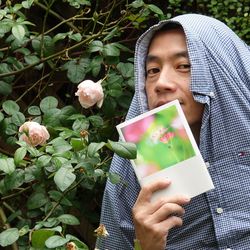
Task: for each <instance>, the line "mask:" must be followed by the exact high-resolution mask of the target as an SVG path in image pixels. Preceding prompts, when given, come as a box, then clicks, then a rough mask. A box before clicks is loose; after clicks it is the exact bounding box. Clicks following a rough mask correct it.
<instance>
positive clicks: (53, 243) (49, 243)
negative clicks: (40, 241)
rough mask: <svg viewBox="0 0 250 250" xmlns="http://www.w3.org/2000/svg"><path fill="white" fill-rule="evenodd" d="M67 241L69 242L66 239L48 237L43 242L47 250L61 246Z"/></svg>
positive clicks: (56, 236)
mask: <svg viewBox="0 0 250 250" xmlns="http://www.w3.org/2000/svg"><path fill="white" fill-rule="evenodd" d="M68 241H69V240H68V239H65V238H63V237H61V236H58V235H55V236H51V237H49V238H48V239H47V240H46V241H45V246H46V247H48V248H56V247H60V246H63V245H64V244H66V243H67V242H68Z"/></svg>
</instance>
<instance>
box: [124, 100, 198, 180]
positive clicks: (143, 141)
mask: <svg viewBox="0 0 250 250" xmlns="http://www.w3.org/2000/svg"><path fill="white" fill-rule="evenodd" d="M120 131H121V133H122V135H123V136H124V139H125V141H127V142H133V143H135V144H136V146H137V158H136V159H135V160H134V164H133V165H135V167H136V173H137V175H138V178H143V177H145V176H148V175H151V174H153V173H155V172H157V171H160V170H162V169H165V168H168V167H171V166H173V165H175V164H177V163H179V162H182V161H184V160H187V159H189V158H191V157H193V156H195V151H194V149H193V146H192V143H191V141H190V139H189V136H188V133H187V131H186V129H185V126H184V123H183V120H182V118H181V116H180V115H179V112H178V109H177V107H176V105H172V106H170V107H167V108H164V109H161V110H160V111H158V112H156V113H153V114H149V115H146V116H145V117H143V118H142V119H140V120H137V121H134V122H132V123H129V124H126V125H124V126H123V127H121V128H120Z"/></svg>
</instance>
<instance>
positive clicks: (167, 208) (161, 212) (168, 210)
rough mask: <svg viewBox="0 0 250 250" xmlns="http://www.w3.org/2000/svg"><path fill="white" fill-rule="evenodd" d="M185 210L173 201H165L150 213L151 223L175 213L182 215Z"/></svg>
mask: <svg viewBox="0 0 250 250" xmlns="http://www.w3.org/2000/svg"><path fill="white" fill-rule="evenodd" d="M184 213H185V210H184V208H183V207H182V206H180V205H178V204H175V203H166V204H164V205H163V206H161V207H160V209H158V210H157V211H156V212H155V213H153V214H151V216H150V219H151V223H152V224H153V223H159V222H161V221H164V220H166V219H167V218H168V217H170V216H173V215H176V216H182V215H183V214H184Z"/></svg>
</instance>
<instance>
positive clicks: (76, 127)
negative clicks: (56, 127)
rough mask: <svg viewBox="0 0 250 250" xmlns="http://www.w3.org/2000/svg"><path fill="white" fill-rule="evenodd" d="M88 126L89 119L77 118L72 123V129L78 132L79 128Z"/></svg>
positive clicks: (83, 128) (85, 128) (84, 128)
mask: <svg viewBox="0 0 250 250" xmlns="http://www.w3.org/2000/svg"><path fill="white" fill-rule="evenodd" d="M88 128H89V121H88V120H86V119H77V120H75V121H74V123H73V125H72V129H73V130H74V131H77V132H80V131H81V130H87V129H88Z"/></svg>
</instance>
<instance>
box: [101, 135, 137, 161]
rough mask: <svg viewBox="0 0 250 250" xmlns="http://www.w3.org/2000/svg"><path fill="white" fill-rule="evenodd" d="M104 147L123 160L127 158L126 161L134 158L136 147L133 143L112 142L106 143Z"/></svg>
mask: <svg viewBox="0 0 250 250" xmlns="http://www.w3.org/2000/svg"><path fill="white" fill-rule="evenodd" d="M106 146H107V147H108V148H110V149H111V150H113V151H114V152H115V153H116V154H118V155H119V156H121V157H123V158H127V159H135V158H136V145H135V144H134V143H130V142H114V141H111V140H108V143H107V144H106Z"/></svg>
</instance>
